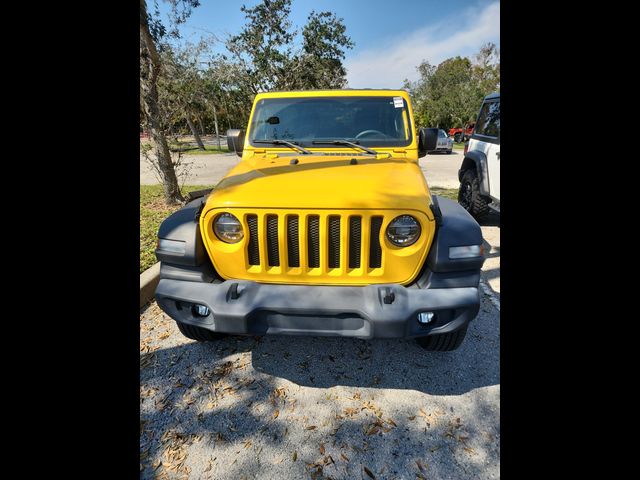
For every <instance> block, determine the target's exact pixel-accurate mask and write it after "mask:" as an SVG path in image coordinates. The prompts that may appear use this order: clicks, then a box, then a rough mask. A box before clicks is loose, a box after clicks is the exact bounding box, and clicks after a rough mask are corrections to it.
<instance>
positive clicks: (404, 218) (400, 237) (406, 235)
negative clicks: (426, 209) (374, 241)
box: [386, 215, 422, 247]
mask: <svg viewBox="0 0 640 480" xmlns="http://www.w3.org/2000/svg"><path fill="white" fill-rule="evenodd" d="M421 234H422V227H420V222H419V221H418V220H417V219H416V218H415V217H412V216H411V215H399V216H397V217H396V218H394V219H393V220H391V221H390V222H389V225H387V232H386V236H387V240H389V242H391V244H392V245H395V246H396V247H410V246H411V245H413V244H414V243H416V242H417V241H418V239H419V238H420V235H421Z"/></svg>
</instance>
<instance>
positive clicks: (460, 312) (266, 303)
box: [156, 278, 480, 338]
mask: <svg viewBox="0 0 640 480" xmlns="http://www.w3.org/2000/svg"><path fill="white" fill-rule="evenodd" d="M234 284H235V286H234ZM156 300H157V302H158V305H159V306H160V307H161V308H162V309H163V310H164V311H165V312H166V313H167V314H168V315H169V316H171V317H172V318H173V319H174V320H176V321H178V322H183V323H188V324H191V325H195V326H198V327H202V328H205V329H208V330H211V331H214V332H223V333H231V334H250V335H264V334H285V335H322V336H343V337H359V338H401V337H421V336H427V335H432V334H440V333H448V332H453V331H455V330H458V329H459V328H461V327H463V326H464V325H466V324H467V323H468V322H470V321H471V320H472V319H473V318H475V316H476V315H477V314H478V310H479V306H480V298H479V294H478V289H477V288H476V287H460V288H427V289H421V288H418V287H417V286H415V285H414V286H413V287H404V286H402V285H397V284H388V285H368V286H365V287H348V286H344V287H340V286H310V285H274V284H262V283H256V282H252V281H244V280H227V281H224V282H220V283H203V282H201V281H185V280H176V279H172V278H162V279H161V280H160V283H159V284H158V287H157V289H156ZM194 304H200V305H206V306H207V307H209V315H208V316H206V317H198V316H196V315H194V312H193V308H192V307H193V305H194ZM425 311H431V312H435V317H434V319H433V320H432V321H431V322H430V323H429V324H427V325H422V324H420V323H418V321H417V317H418V313H420V312H425Z"/></svg>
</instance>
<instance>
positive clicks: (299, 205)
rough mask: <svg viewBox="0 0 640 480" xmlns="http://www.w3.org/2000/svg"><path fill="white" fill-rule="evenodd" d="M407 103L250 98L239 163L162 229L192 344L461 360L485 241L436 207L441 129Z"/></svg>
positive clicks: (169, 307)
mask: <svg viewBox="0 0 640 480" xmlns="http://www.w3.org/2000/svg"><path fill="white" fill-rule="evenodd" d="M410 104H411V100H410V98H409V95H408V93H407V92H405V91H404V90H333V91H330V90H322V91H296V92H271V93H259V94H258V95H256V97H255V100H254V105H253V108H252V111H251V114H250V117H249V126H248V129H247V132H246V134H245V132H244V131H243V130H229V131H228V132H227V142H228V145H229V151H235V152H237V154H238V155H239V156H241V157H242V160H241V161H240V162H239V163H238V164H237V166H235V167H234V168H233V169H232V170H231V171H230V172H229V173H228V174H227V175H226V177H225V178H224V179H223V180H222V181H221V182H220V183H218V185H217V186H216V187H215V188H214V189H213V191H211V193H209V194H208V195H207V196H204V197H201V198H199V199H196V200H193V201H192V202H190V203H188V204H187V205H186V206H185V207H184V208H182V209H181V210H179V211H177V212H176V213H173V214H172V215H171V216H169V217H168V218H167V219H166V220H164V222H162V224H161V226H160V229H159V231H158V248H157V249H156V256H157V258H158V260H159V261H160V262H161V267H160V282H159V284H158V286H157V289H156V293H155V295H156V300H157V302H158V305H159V306H160V307H161V308H162V309H163V310H164V311H165V312H166V313H167V314H168V315H169V316H170V317H171V318H173V319H174V320H175V321H176V322H177V326H178V328H179V329H180V331H181V332H182V333H183V334H184V335H185V336H186V337H188V338H191V339H194V340H198V341H209V340H216V339H219V338H221V337H223V336H224V335H227V334H233V335H263V334H279V335H332V336H340V337H345V336H346V337H358V338H367V339H369V338H414V339H416V341H417V342H418V344H419V345H420V346H422V347H423V348H424V349H425V350H441V351H446V350H454V349H456V348H458V346H460V344H461V342H462V341H463V339H464V337H465V334H466V331H467V326H468V325H469V322H470V321H472V320H473V319H474V318H475V317H476V315H477V314H478V310H479V306H480V297H479V293H478V282H479V278H480V268H481V267H482V264H483V262H484V255H483V250H482V232H481V229H480V226H479V225H478V223H477V222H476V221H475V220H474V219H473V218H472V217H471V215H469V213H467V212H466V211H465V210H464V209H463V208H462V207H461V206H460V205H458V203H456V202H454V201H451V200H448V199H446V198H442V197H439V196H437V195H431V192H430V191H429V188H428V185H427V182H425V179H424V176H423V174H422V171H421V169H420V166H419V165H418V162H417V160H418V158H419V157H423V156H424V155H426V154H427V152H428V151H430V150H435V148H436V145H437V139H438V138H437V137H438V132H437V129H434V128H431V129H421V130H420V131H418V130H417V129H416V127H415V121H414V118H413V116H412V115H411V111H412V110H411V108H410Z"/></svg>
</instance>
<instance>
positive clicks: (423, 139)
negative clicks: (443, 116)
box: [418, 128, 439, 158]
mask: <svg viewBox="0 0 640 480" xmlns="http://www.w3.org/2000/svg"><path fill="white" fill-rule="evenodd" d="M438 130H439V129H437V128H421V129H420V132H419V134H418V158H422V157H424V156H425V155H426V154H427V152H431V151H433V150H435V149H436V146H437V145H438Z"/></svg>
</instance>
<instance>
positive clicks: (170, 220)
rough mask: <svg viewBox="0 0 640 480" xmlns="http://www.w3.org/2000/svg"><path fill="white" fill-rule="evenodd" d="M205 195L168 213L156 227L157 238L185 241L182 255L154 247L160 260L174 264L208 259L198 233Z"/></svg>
mask: <svg viewBox="0 0 640 480" xmlns="http://www.w3.org/2000/svg"><path fill="white" fill-rule="evenodd" d="M204 202H205V197H201V198H197V199H196V200H193V201H191V202H189V203H187V204H186V205H185V206H184V207H182V208H181V209H180V210H178V211H177V212H174V213H172V214H171V215H169V216H168V217H167V218H166V219H165V220H164V221H163V222H162V223H161V224H160V228H159V229H158V238H162V239H168V240H177V241H181V242H184V243H185V247H186V251H185V254H184V255H180V254H176V253H173V252H167V251H164V250H160V249H158V248H156V250H155V254H156V258H157V259H158V260H159V261H161V262H167V263H172V264H175V265H193V266H195V265H201V264H202V263H204V262H205V261H206V260H208V257H207V252H206V250H205V248H204V244H203V243H202V237H201V235H200V225H199V222H198V220H199V218H200V212H201V211H202V208H203V205H204Z"/></svg>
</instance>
